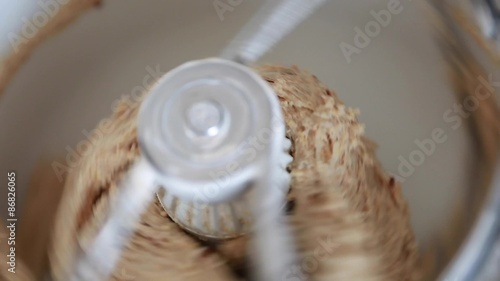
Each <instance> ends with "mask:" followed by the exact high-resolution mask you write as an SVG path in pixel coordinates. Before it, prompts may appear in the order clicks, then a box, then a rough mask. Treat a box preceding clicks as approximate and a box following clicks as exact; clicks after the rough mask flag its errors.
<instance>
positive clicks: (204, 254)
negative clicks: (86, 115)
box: [51, 66, 417, 281]
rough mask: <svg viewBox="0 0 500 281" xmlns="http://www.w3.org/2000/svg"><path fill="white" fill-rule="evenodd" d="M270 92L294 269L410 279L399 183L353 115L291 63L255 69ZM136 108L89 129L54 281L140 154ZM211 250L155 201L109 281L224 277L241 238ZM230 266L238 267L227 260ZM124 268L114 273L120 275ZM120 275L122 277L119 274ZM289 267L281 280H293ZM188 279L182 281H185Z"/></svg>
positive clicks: (240, 253) (70, 189)
mask: <svg viewBox="0 0 500 281" xmlns="http://www.w3.org/2000/svg"><path fill="white" fill-rule="evenodd" d="M258 71H259V72H260V74H261V75H262V77H263V78H264V79H265V80H267V81H268V82H269V83H270V85H271V86H272V87H273V88H274V90H275V91H276V93H277V95H278V98H279V100H280V104H281V107H282V110H283V113H284V118H285V122H286V126H287V136H288V137H289V138H290V139H291V140H292V143H293V144H292V152H291V154H292V155H293V156H294V161H293V162H292V164H291V167H290V170H291V176H292V186H291V189H292V191H291V194H290V197H291V200H292V201H293V203H294V204H293V205H294V208H293V210H292V211H291V214H290V216H291V222H292V224H293V227H294V235H295V239H296V241H297V247H298V249H299V252H300V255H301V259H300V264H299V266H300V267H301V270H302V271H303V272H304V273H306V274H308V275H310V276H311V277H312V278H311V279H312V280H330V281H332V280H333V281H335V280H363V281H368V280H386V281H387V280H395V281H406V280H415V278H416V274H415V273H416V270H415V261H416V257H417V254H416V245H415V239H414V236H413V233H412V230H411V227H410V225H409V218H408V208H407V205H406V202H405V200H404V199H403V198H402V195H401V193H400V186H399V184H398V183H396V182H395V180H394V179H393V178H391V177H390V176H389V175H387V174H386V173H385V172H384V171H383V170H382V169H381V167H380V164H379V163H378V161H377V160H376V158H375V152H374V151H375V144H374V143H373V142H371V141H370V140H368V139H367V138H366V137H365V136H364V129H363V125H362V124H360V123H359V122H358V120H357V114H358V112H357V110H355V109H352V108H349V107H346V106H345V105H344V104H343V103H342V102H341V101H340V100H339V99H338V98H337V96H336V95H335V94H334V93H333V92H332V91H330V90H328V89H327V88H326V86H325V85H323V84H322V83H321V82H320V81H319V80H318V79H317V78H316V77H315V76H314V75H311V74H309V73H307V72H304V71H301V70H299V69H298V68H296V67H292V68H287V67H279V66H265V67H261V68H259V69H258ZM138 106H139V104H138V103H133V104H131V103H130V102H126V101H123V102H122V103H121V104H120V105H119V106H118V107H117V109H116V111H115V112H114V114H113V116H112V117H111V118H110V119H106V120H103V121H102V122H101V123H100V125H99V126H98V127H97V129H96V130H95V131H94V134H93V136H94V138H93V139H94V141H93V143H94V144H93V145H92V146H91V149H90V150H89V151H88V152H87V153H85V155H84V156H83V157H82V158H81V160H80V162H79V164H78V167H76V168H75V169H74V170H72V171H71V172H70V174H69V176H68V179H67V183H66V188H65V189H66V190H65V194H64V197H63V203H62V206H61V208H60V211H59V214H58V218H57V223H56V228H55V231H54V239H53V251H52V253H51V262H52V266H53V271H54V275H55V276H56V277H57V280H64V279H63V278H64V277H63V276H64V273H65V272H66V271H67V269H68V268H70V265H71V264H72V262H74V260H72V257H74V253H75V252H76V250H77V248H78V247H77V245H81V247H83V248H85V247H86V246H87V245H88V243H89V241H92V239H93V237H94V235H95V231H96V229H97V228H98V227H99V226H100V225H101V224H102V221H103V218H105V217H106V214H107V211H108V205H109V200H110V198H111V197H112V196H113V195H114V194H115V193H116V189H117V186H118V183H119V181H120V178H121V177H122V176H123V174H124V173H125V172H126V171H127V169H128V167H129V166H130V165H131V163H132V162H133V161H134V160H135V159H137V157H138V156H139V154H140V151H139V148H138V145H137V140H136V115H137V112H138ZM216 249H219V250H218V251H211V250H209V249H208V248H207V247H206V246H203V245H201V244H200V243H199V242H198V241H197V240H196V239H195V238H193V237H191V236H189V235H187V234H186V233H184V232H183V231H182V230H181V229H180V228H179V227H178V226H177V225H176V224H175V223H173V222H171V221H170V220H169V219H168V218H166V214H165V213H164V212H163V210H162V209H161V208H159V206H158V205H157V204H154V205H152V206H151V207H150V208H149V209H148V212H147V213H146V214H145V215H144V217H143V219H142V221H141V223H140V225H139V226H138V229H137V231H136V233H135V234H134V236H133V238H132V240H131V241H130V243H129V245H128V246H127V248H126V250H125V252H124V253H123V256H122V260H121V262H120V265H119V267H118V268H117V270H116V271H115V274H114V277H113V278H114V279H113V280H124V281H125V280H127V279H126V277H124V276H122V275H126V276H134V277H135V278H137V280H163V278H165V276H169V280H202V279H208V280H233V279H235V277H233V276H231V274H230V265H231V264H232V263H233V262H235V260H240V259H242V257H244V256H245V252H246V238H244V237H243V238H240V239H237V240H233V241H228V242H226V244H225V245H221V246H220V247H218V248H216ZM236 263H237V261H236ZM122 268H123V269H122ZM124 270H125V271H126V272H124ZM296 272H297V271H296V270H295V269H291V271H290V272H288V274H287V276H284V280H287V278H288V280H294V279H293V278H295V277H297V278H299V279H298V280H300V278H303V276H300V275H297V273H296ZM188 276H189V278H187V277H188Z"/></svg>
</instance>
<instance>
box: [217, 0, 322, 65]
mask: <svg viewBox="0 0 500 281" xmlns="http://www.w3.org/2000/svg"><path fill="white" fill-rule="evenodd" d="M326 2H327V0H270V1H268V3H267V4H266V5H264V6H263V7H262V9H261V10H260V11H259V12H258V13H257V14H256V15H254V16H253V18H252V19H251V20H250V21H249V22H248V23H247V24H246V25H245V26H244V27H243V29H242V30H241V31H240V33H239V34H238V35H237V36H236V37H235V38H234V39H233V41H232V42H231V43H230V44H229V45H228V46H227V47H226V49H224V50H223V51H222V53H221V55H220V57H222V58H224V59H228V60H232V61H236V62H239V63H242V64H247V65H248V64H252V63H253V62H255V61H257V60H258V59H259V58H260V57H261V56H263V55H264V54H265V53H266V52H267V51H269V50H270V49H271V48H272V47H273V46H274V45H275V44H276V43H278V42H279V41H280V40H281V39H283V38H284V37H285V36H286V35H287V34H288V33H290V32H291V31H292V30H293V29H294V28H295V27H297V26H298V25H299V24H300V23H301V22H302V21H304V20H305V19H306V18H308V17H309V16H310V15H311V14H312V13H313V12H314V11H315V10H316V9H317V8H319V7H320V6H321V5H322V4H324V3H326Z"/></svg>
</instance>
